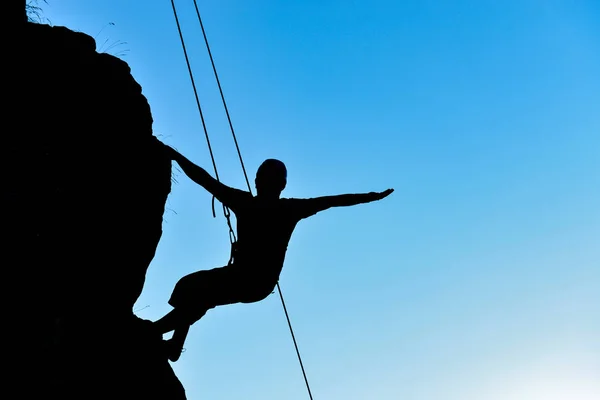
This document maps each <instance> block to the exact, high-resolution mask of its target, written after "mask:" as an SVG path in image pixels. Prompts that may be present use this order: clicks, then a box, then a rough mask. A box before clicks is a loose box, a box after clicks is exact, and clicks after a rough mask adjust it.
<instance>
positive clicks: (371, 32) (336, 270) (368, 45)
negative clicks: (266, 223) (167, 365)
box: [42, 0, 600, 400]
mask: <svg viewBox="0 0 600 400" xmlns="http://www.w3.org/2000/svg"><path fill="white" fill-rule="evenodd" d="M48 1H49V4H48V5H43V4H42V6H43V9H44V16H45V17H46V18H49V19H50V21H51V23H52V24H54V25H64V26H68V27H70V28H72V29H74V30H80V31H83V32H85V33H88V34H90V35H92V36H95V37H96V39H97V43H98V48H99V50H100V51H106V52H109V53H111V54H115V55H119V56H121V57H122V58H123V59H124V60H125V61H127V62H128V63H129V65H130V66H131V69H132V72H133V75H134V76H135V78H136V79H137V80H138V82H139V83H140V84H141V85H142V87H143V90H144V94H145V95H146V97H147V98H148V100H149V102H150V104H151V107H152V111H153V114H154V121H155V124H154V129H155V133H156V134H157V135H159V137H161V139H162V140H163V141H164V142H166V143H168V144H170V145H172V146H174V147H176V148H177V149H179V150H180V151H181V152H182V153H184V154H185V155H187V156H188V157H189V158H190V159H192V160H193V161H195V162H197V163H198V164H200V165H202V166H204V167H205V168H206V169H207V170H208V171H211V172H212V166H211V162H210V158H209V154H208V150H207V146H206V142H205V139H204V136H203V132H202V126H201V122H200V118H199V114H198V111H197V108H196V104H195V100H194V95H193V91H192V87H191V84H190V79H189V76H188V72H187V69H186V65H185V60H184V56H183V52H182V49H181V44H180V42H179V37H178V34H177V29H176V25H175V20H174V17H173V14H172V10H171V4H170V1H169V0H161V1H145V2H135V1H117V0H103V1H99V0H89V1H75V0H48ZM176 5H177V7H178V10H179V14H180V20H181V23H182V27H183V31H184V35H185V38H186V40H187V45H188V49H189V52H190V57H191V62H192V67H193V69H194V73H195V78H196V82H197V85H198V88H199V90H200V99H201V102H202V104H203V108H204V112H205V115H206V118H207V123H208V128H209V133H210V135H211V139H212V142H213V148H214V153H215V157H216V160H217V163H218V166H219V174H220V176H221V179H222V180H223V181H224V182H225V183H227V184H230V185H232V186H236V187H239V188H244V187H245V182H244V179H243V174H242V170H241V167H240V164H239V160H238V159H237V154H236V152H235V146H234V143H233V140H232V138H231V135H230V133H229V130H228V125H227V121H226V118H225V113H224V111H223V107H222V104H221V101H220V97H219V93H218V90H217V87H216V84H215V80H214V77H213V75H212V70H211V66H210V62H209V59H208V55H207V52H206V48H205V47H204V44H203V42H202V36H201V31H200V28H199V25H198V22H197V19H196V15H195V12H194V8H193V1H192V0H185V1H184V0H178V1H176ZM199 6H200V9H201V12H202V16H203V19H204V23H205V27H206V30H207V34H208V37H209V40H210V44H211V47H212V51H213V56H214V57H215V62H216V64H217V69H218V71H219V75H220V78H221V83H222V86H223V89H224V91H225V96H226V99H227V102H228V106H229V108H230V112H231V116H232V119H233V123H234V127H235V128H236V132H237V135H238V140H239V144H240V146H241V150H242V154H243V156H244V161H245V164H246V167H247V168H248V170H249V172H250V173H251V178H252V177H253V175H254V171H255V170H256V168H257V166H258V165H259V164H260V162H261V161H262V160H264V159H265V158H269V157H276V158H280V159H282V160H284V161H285V162H286V163H287V165H288V168H289V182H288V188H287V189H286V191H285V192H284V194H285V195H286V196H288V197H312V196H318V195H325V194H339V193H346V192H361V191H365V192H368V191H373V190H377V191H379V190H384V189H386V188H388V187H393V188H395V190H396V192H395V193H394V194H393V195H392V196H390V197H389V198H387V199H385V200H384V201H382V202H379V203H373V204H368V205H362V206H357V207H354V208H346V209H334V210H329V211H326V212H323V213H322V214H319V215H317V216H315V217H314V218H312V219H310V220H307V221H303V222H302V223H301V224H300V225H299V226H298V228H297V230H296V232H295V234H294V237H293V238H292V241H291V244H290V247H289V251H288V257H287V261H286V266H285V268H284V270H283V273H282V276H281V284H282V288H283V291H284V295H285V297H286V301H287V304H288V308H289V311H290V313H291V317H292V322H293V325H294V328H295V331H296V335H297V338H298V340H299V344H300V348H301V351H302V354H303V359H304V363H305V367H306V369H307V373H308V377H309V380H310V383H311V386H312V391H313V395H314V398H315V400H325V399H327V400H355V399H356V400H363V399H373V400H396V399H402V400H567V399H568V400H592V399H598V398H600V379H599V377H600V246H599V245H598V244H599V243H600V178H599V177H600V157H599V152H600V112H598V110H599V108H600V22H599V21H600V2H598V1H596V0H588V1H584V0H580V1H566V0H564V1H560V0H554V1H550V0H510V1H509V0H507V1H491V0H469V1H467V0H453V1H444V0H439V1H435V0H422V1H404V2H400V1H392V0H387V1H385V0H369V1H367V0H354V1H351V0H346V1H339V0H319V1H317V0H302V1H299V0H297V1H292V0H289V1H275V0H253V1H247V0H220V1H214V0H213V1H202V0H200V1H199ZM109 23H112V24H111V25H109ZM113 24H114V25H113ZM106 139H107V140H114V141H115V142H118V138H117V137H112V136H111V133H110V132H107V134H106ZM175 177H176V179H177V180H178V182H179V183H178V184H176V185H174V186H173V190H172V193H171V195H170V197H169V200H168V204H167V207H168V210H167V212H166V214H165V223H164V234H163V237H162V240H161V243H160V245H159V248H158V250H157V253H156V257H155V259H154V261H153V262H152V265H151V266H150V269H149V272H148V275H147V282H146V287H145V289H144V292H143V294H142V296H141V298H140V299H139V302H138V304H137V306H136V307H137V308H136V311H137V313H138V315H139V316H140V317H142V318H147V319H152V320H155V319H157V318H159V317H160V316H162V315H164V314H165V313H166V312H168V311H169V310H170V307H169V306H168V305H167V299H168V297H169V295H170V293H171V290H172V289H173V287H174V285H175V283H176V282H177V280H178V279H179V278H180V277H182V276H184V275H185V274H188V273H190V272H192V271H196V270H198V269H208V268H213V267H217V266H221V265H223V264H225V263H226V262H227V260H228V256H229V240H228V236H227V228H226V224H225V220H224V218H223V217H222V215H221V214H218V217H217V218H216V219H213V217H212V215H211V206H210V203H211V197H210V195H208V194H207V193H206V192H204V191H203V189H201V188H200V187H197V186H195V185H194V184H193V183H191V182H190V181H189V179H187V178H186V177H185V175H183V173H181V172H179V171H176V173H175ZM131 179H135V177H133V176H132V177H131ZM594 243H595V244H594ZM186 347H187V352H186V353H184V355H183V356H182V358H181V360H180V361H179V362H177V363H175V364H174V369H175V371H176V373H177V375H178V376H179V377H180V379H181V381H182V382H183V384H184V385H185V387H186V390H187V393H188V397H189V399H190V400H200V399H213V400H219V399H223V400H229V399H244V400H252V399H260V400H281V399H285V400H296V399H298V400H304V399H308V395H307V392H306V389H305V387H304V382H303V379H302V375H301V370H300V367H299V365H298V361H297V359H296V355H295V353H294V348H293V344H292V341H291V337H290V334H289V331H288V328H287V325H286V322H285V317H284V314H283V311H282V308H281V303H280V301H279V298H278V297H277V295H276V294H275V295H272V296H270V297H269V298H267V299H266V300H265V301H262V302H260V303H257V304H250V305H232V306H226V307H221V308H218V309H216V310H213V311H211V312H209V314H208V315H207V316H206V317H205V318H203V319H202V320H201V321H200V322H198V323H197V324H196V325H195V326H194V327H193V328H192V331H191V332H190V336H189V340H188V343H187V344H186Z"/></svg>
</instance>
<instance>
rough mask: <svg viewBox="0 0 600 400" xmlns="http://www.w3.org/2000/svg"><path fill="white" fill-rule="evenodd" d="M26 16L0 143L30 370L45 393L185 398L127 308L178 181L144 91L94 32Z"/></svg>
mask: <svg viewBox="0 0 600 400" xmlns="http://www.w3.org/2000/svg"><path fill="white" fill-rule="evenodd" d="M23 26H24V29H23V32H21V38H22V41H21V42H18V43H19V47H20V50H19V51H18V53H17V54H18V57H17V59H18V62H17V63H16V66H17V69H18V71H15V74H17V75H18V76H20V77H21V79H20V82H19V83H17V82H13V83H12V84H10V82H8V83H9V84H10V87H11V88H12V89H10V90H9V91H8V92H5V96H7V97H8V101H9V102H11V106H10V108H9V110H10V109H11V108H12V109H13V110H14V111H12V112H11V114H12V115H11V116H9V120H10V119H13V120H14V121H13V124H12V125H13V126H12V128H11V132H10V134H9V135H6V136H7V137H8V139H6V137H5V140H4V144H3V146H2V147H3V153H4V161H5V162H6V168H5V171H6V172H7V173H6V174H5V175H6V178H5V180H4V183H5V188H6V190H4V192H5V193H6V195H5V196H3V197H4V198H7V199H8V209H7V216H6V217H7V218H6V219H5V221H7V222H6V223H5V225H4V226H5V228H6V229H7V231H6V232H9V234H10V238H9V240H8V243H5V245H7V250H8V251H7V252H6V253H5V256H6V257H7V260H11V269H12V270H14V271H16V275H17V276H16V278H15V279H13V280H12V281H13V282H14V283H15V285H14V288H13V289H14V290H15V293H17V294H16V296H17V297H16V298H13V302H12V303H13V306H14V310H13V311H14V312H15V314H16V316H15V319H14V320H13V325H14V326H15V327H18V329H17V332H18V335H19V339H18V340H19V342H20V343H26V346H27V351H26V354H27V357H30V359H29V360H28V362H29V363H30V364H29V365H30V369H29V370H28V374H29V378H28V379H30V380H31V382H32V383H34V384H35V385H36V386H39V388H43V389H40V390H41V393H42V394H44V397H45V398H54V397H56V398H78V399H85V398H88V397H89V398H92V397H93V398H102V397H104V398H119V399H121V398H123V399H129V398H136V399H137V398H139V399H169V400H178V399H185V394H184V391H183V388H182V387H181V384H180V382H179V380H178V379H177V378H176V377H175V375H174V374H173V371H172V370H171V367H170V365H169V364H168V361H167V359H166V357H164V356H163V355H162V353H161V350H160V337H158V336H157V335H154V334H153V333H152V330H151V329H150V323H149V322H148V321H143V320H140V319H138V318H137V317H135V316H134V314H133V311H132V308H133V305H134V303H135V301H136V300H137V298H138V296H139V295H140V293H141V291H142V288H143V285H144V280H145V275H146V270H147V268H148V265H149V264H150V262H151V260H152V258H153V257H154V253H155V250H156V247H157V245H158V242H159V240H160V237H161V234H162V217H163V212H164V207H165V202H166V199H167V196H168V194H169V192H170V188H171V162H170V160H168V159H167V158H166V157H165V156H164V154H163V153H162V151H161V149H162V147H161V144H160V142H158V140H157V139H156V138H155V137H154V136H153V134H152V115H151V111H150V107H149V105H148V102H147V100H146V98H145V97H144V96H143V95H142V89H141V87H140V85H139V84H138V83H137V82H136V81H135V80H134V78H133V77H132V76H131V71H130V69H129V67H128V65H127V64H126V63H125V62H124V61H122V60H120V59H118V58H116V57H114V56H111V55H108V54H102V53H98V52H96V43H95V41H94V40H93V38H91V37H90V36H87V35H85V34H82V33H78V32H74V31H71V30H69V29H67V28H64V27H51V26H48V25H42V24H35V23H30V22H25V23H23ZM13 64H14V63H13ZM5 79H6V80H8V78H7V77H6V76H5ZM4 86H5V87H7V86H6V85H4ZM9 167H10V169H8V168H9ZM24 354H25V353H24ZM29 395H31V393H30V392H28V396H24V398H25V397H26V398H29V397H30V396H29ZM13 398H20V396H16V397H13ZM32 398H35V396H34V397H32Z"/></svg>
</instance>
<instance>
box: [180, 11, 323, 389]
mask: <svg viewBox="0 0 600 400" xmlns="http://www.w3.org/2000/svg"><path fill="white" fill-rule="evenodd" d="M193 1H194V7H195V9H196V15H197V17H198V22H199V23H200V28H201V29H202V36H203V37H204V43H205V44H206V49H207V51H208V55H209V58H210V62H211V65H212V69H213V72H214V75H215V79H216V81H217V86H218V88H219V92H220V94H221V100H222V101H223V107H224V108H225V114H226V115H227V120H228V122H229V128H230V130H231V134H232V136H233V141H234V143H235V148H236V150H237V153H238V157H239V159H240V164H241V166H242V171H243V173H244V178H245V179H246V184H247V185H248V191H249V192H250V193H252V188H251V187H250V181H249V180H248V174H247V173H246V168H245V166H244V160H243V159H242V153H241V151H240V148H239V145H238V142H237V138H236V135H235V131H234V129H233V124H232V122H231V117H230V115H229V109H228V108H227V103H226V102H225V96H224V95H223V89H222V88H221V82H220V81H219V75H218V74H217V69H216V67H215V62H214V60H213V56H212V53H211V51H210V45H209V44H208V38H207V36H206V31H205V30H204V24H203V23H202V18H201V17H200V10H199V9H198V3H197V0H193ZM171 6H172V7H173V15H174V17H175V22H176V24H177V30H178V32H179V38H180V40H181V46H182V48H183V54H184V56H185V61H186V64H187V68H188V72H189V74H190V79H191V83H192V88H193V89H194V96H195V98H196V105H197V106H198V111H199V112H200V119H201V120H202V127H203V129H204V136H205V137H206V143H207V145H208V151H209V153H210V158H211V160H212V164H213V168H214V171H215V178H216V179H217V181H219V173H218V171H217V164H216V162H215V158H214V154H213V151H212V146H211V144H210V138H209V136H208V130H207V128H206V123H205V121H204V114H203V112H202V106H201V105H200V99H199V98H198V91H197V90H196V83H195V82H194V76H193V73H192V67H191V65H190V61H189V57H188V54H187V50H186V46H185V42H184V40H183V33H182V32H181V26H180V24H179V18H178V16H177V9H176V7H175V1H174V0H171ZM214 202H215V198H214V196H213V198H212V211H213V217H216V213H215V206H214ZM223 215H224V216H225V220H226V221H227V226H228V228H229V241H230V242H231V254H230V257H229V263H228V264H229V265H231V264H232V263H233V260H234V257H235V252H236V248H237V239H236V237H235V231H234V230H233V227H232V225H231V211H230V210H229V208H228V207H226V206H225V205H224V204H223ZM277 291H278V292H279V298H280V300H281V305H282V306H283V311H284V313H285V317H286V320H287V323H288V327H289V329H290V333H291V336H292V341H293V342H294V347H295V349H296V355H297V356H298V361H299V363H300V368H301V369H302V375H303V376H304V383H305V384H306V389H307V390H308V396H309V398H310V400H313V397H312V393H311V390H310V385H309V383H308V378H307V377H306V371H305V370H304V365H303V363H302V357H301V356H300V350H299V348H298V343H297V342H296V337H295V335H294V330H293V329H292V323H291V320H290V316H289V314H288V311H287V307H286V305H285V300H284V298H283V292H282V290H281V286H280V285H279V282H277Z"/></svg>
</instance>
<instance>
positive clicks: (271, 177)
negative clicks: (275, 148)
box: [254, 158, 287, 197]
mask: <svg viewBox="0 0 600 400" xmlns="http://www.w3.org/2000/svg"><path fill="white" fill-rule="evenodd" d="M286 183H287V169H286V168H285V164H284V163H283V162H281V161H279V160H275V159H273V158H269V159H268V160H265V161H264V162H263V163H262V164H261V165H260V167H258V171H256V178H255V179H254V184H255V185H256V192H257V194H258V195H259V196H269V197H272V196H277V197H279V195H280V194H281V191H282V190H283V189H285V185H286Z"/></svg>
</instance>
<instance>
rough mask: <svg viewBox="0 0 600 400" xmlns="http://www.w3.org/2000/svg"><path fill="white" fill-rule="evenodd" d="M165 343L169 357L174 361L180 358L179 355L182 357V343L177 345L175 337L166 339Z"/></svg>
mask: <svg viewBox="0 0 600 400" xmlns="http://www.w3.org/2000/svg"><path fill="white" fill-rule="evenodd" d="M164 345H165V351H166V354H167V358H168V359H169V360H170V361H172V362H176V361H177V360H179V357H181V353H182V352H183V347H182V346H181V345H177V343H175V342H174V341H173V339H168V340H165V341H164Z"/></svg>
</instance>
